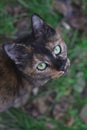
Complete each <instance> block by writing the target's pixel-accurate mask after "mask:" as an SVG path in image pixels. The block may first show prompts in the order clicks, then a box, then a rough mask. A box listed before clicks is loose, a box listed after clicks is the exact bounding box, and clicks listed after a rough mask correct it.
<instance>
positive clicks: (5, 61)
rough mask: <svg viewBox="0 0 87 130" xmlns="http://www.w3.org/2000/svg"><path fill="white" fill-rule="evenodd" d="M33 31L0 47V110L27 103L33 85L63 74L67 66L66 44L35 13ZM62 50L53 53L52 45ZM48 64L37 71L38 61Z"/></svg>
mask: <svg viewBox="0 0 87 130" xmlns="http://www.w3.org/2000/svg"><path fill="white" fill-rule="evenodd" d="M31 23H32V33H31V34H26V35H24V36H22V37H18V38H17V39H15V40H14V41H13V42H11V43H5V44H4V45H1V46H0V111H1V112H2V111H4V110H6V109H8V108H10V107H19V106H22V105H23V104H25V103H26V101H27V100H28V97H29V94H30V93H31V90H32V88H34V87H39V86H42V85H43V84H45V83H46V82H47V81H48V80H50V79H53V78H58V77H60V76H61V75H63V74H64V72H65V71H66V69H67V67H68V66H69V65H70V63H69V59H68V58H67V48H66V44H65V43H64V41H63V40H62V38H61V37H60V35H59V33H58V32H56V31H55V30H54V29H53V28H52V27H50V26H49V25H47V24H46V23H45V22H44V21H43V20H42V18H40V17H39V16H38V15H36V14H34V15H32V22H31ZM57 44H58V45H60V46H61V53H60V54H59V55H58V56H55V55H53V53H52V50H53V48H54V46H55V45H57ZM41 61H43V62H46V63H47V64H48V67H47V68H46V69H45V70H44V71H39V70H38V69H37V65H38V63H39V62H41Z"/></svg>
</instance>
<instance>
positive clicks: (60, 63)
mask: <svg viewBox="0 0 87 130" xmlns="http://www.w3.org/2000/svg"><path fill="white" fill-rule="evenodd" d="M66 62H67V59H62V58H60V57H59V58H58V59H57V66H56V67H57V69H58V70H59V71H65V66H66Z"/></svg>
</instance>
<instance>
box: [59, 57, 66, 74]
mask: <svg viewBox="0 0 87 130" xmlns="http://www.w3.org/2000/svg"><path fill="white" fill-rule="evenodd" d="M66 62H67V59H65V60H62V64H61V67H60V70H61V71H65V66H66Z"/></svg>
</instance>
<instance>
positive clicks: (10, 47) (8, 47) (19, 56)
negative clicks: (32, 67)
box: [3, 43, 27, 66]
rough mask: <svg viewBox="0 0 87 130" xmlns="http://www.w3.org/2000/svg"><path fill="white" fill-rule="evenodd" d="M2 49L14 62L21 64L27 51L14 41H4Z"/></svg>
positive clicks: (23, 62)
mask: <svg viewBox="0 0 87 130" xmlns="http://www.w3.org/2000/svg"><path fill="white" fill-rule="evenodd" d="M3 49H4V51H5V53H6V54H7V55H8V57H9V58H10V59H11V60H13V61H14V63H15V64H17V65H21V66H23V65H24V64H25V63H26V62H25V61H26V58H27V52H26V48H25V47H24V46H23V45H20V44H15V43H6V44H4V45H3Z"/></svg>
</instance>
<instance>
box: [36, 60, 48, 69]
mask: <svg viewBox="0 0 87 130" xmlns="http://www.w3.org/2000/svg"><path fill="white" fill-rule="evenodd" d="M46 68H47V64H46V63H44V62H41V63H39V64H38V66H37V69H38V70H41V71H43V70H45V69H46Z"/></svg>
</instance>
